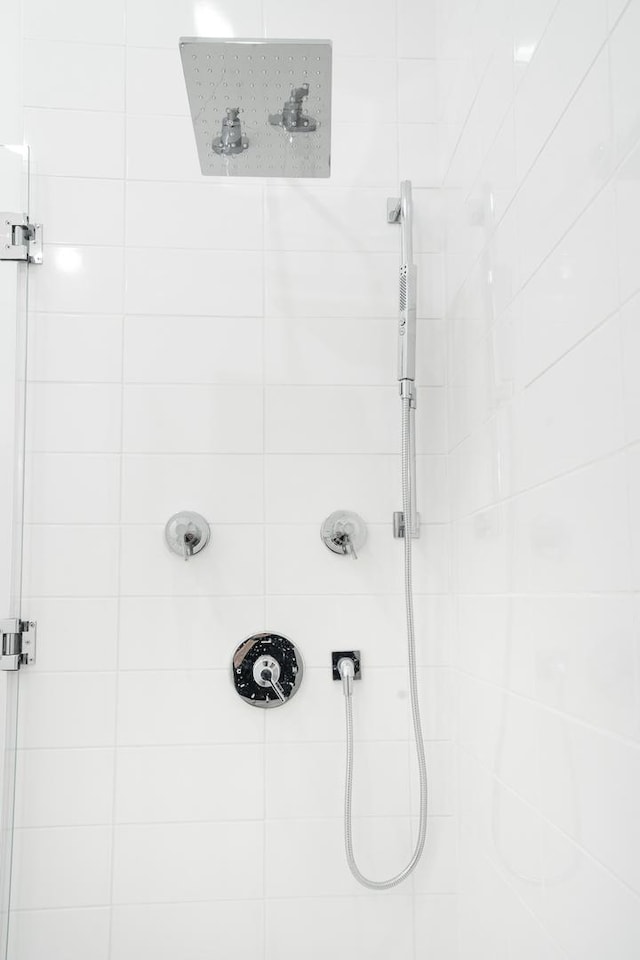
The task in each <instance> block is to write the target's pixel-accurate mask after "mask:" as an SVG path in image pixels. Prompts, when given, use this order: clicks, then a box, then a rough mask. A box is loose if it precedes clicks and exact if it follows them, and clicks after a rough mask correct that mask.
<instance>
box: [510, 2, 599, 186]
mask: <svg viewBox="0 0 640 960" xmlns="http://www.w3.org/2000/svg"><path fill="white" fill-rule="evenodd" d="M578 18H579V21H580V42H579V43H576V42H572V40H573V38H574V36H575V34H574V31H575V26H576V22H577V20H578ZM606 34H607V4H606V0H588V2H586V3H585V2H584V0H561V2H560V3H559V4H558V6H557V9H556V11H555V13H554V15H553V16H552V18H551V21H550V23H549V25H548V28H547V30H546V31H545V33H544V36H543V37H542V39H541V41H540V43H539V45H538V46H537V48H536V50H535V56H534V57H533V59H532V62H531V63H530V65H529V67H528V69H527V72H526V74H525V76H524V79H523V80H522V83H521V84H520V87H519V89H518V94H517V97H516V133H517V148H518V167H519V170H520V174H521V176H522V175H523V174H524V173H525V172H526V171H527V170H528V169H529V167H530V166H531V164H532V163H533V161H534V159H535V157H536V154H537V153H538V151H539V150H540V148H541V147H542V145H543V143H544V141H545V139H546V138H547V136H548V135H549V133H550V132H551V130H552V129H553V126H554V125H555V123H556V122H557V121H558V119H559V118H560V116H561V114H562V112H563V111H564V109H565V107H566V105H567V104H568V102H569V100H570V98H571V96H572V95H573V94H574V92H575V90H576V89H577V87H578V85H579V84H580V82H581V81H582V79H583V77H584V76H585V74H586V73H587V71H588V69H589V67H590V65H591V63H592V61H593V59H594V57H595V55H596V53H597V52H598V50H599V48H600V46H601V44H602V43H603V42H604V40H605V38H606Z"/></svg>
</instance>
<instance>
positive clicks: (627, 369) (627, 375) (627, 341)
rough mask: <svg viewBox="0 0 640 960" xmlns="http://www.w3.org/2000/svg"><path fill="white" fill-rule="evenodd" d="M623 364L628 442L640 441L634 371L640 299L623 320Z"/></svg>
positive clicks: (639, 351)
mask: <svg viewBox="0 0 640 960" xmlns="http://www.w3.org/2000/svg"><path fill="white" fill-rule="evenodd" d="M621 334H622V364H623V378H624V379H623V387H624V404H625V426H626V431H627V440H629V441H632V440H639V439H640V388H639V385H638V380H637V377H636V376H635V375H634V371H635V370H637V363H638V359H639V358H640V297H634V299H633V300H631V301H629V303H627V304H625V306H624V307H623V309H622V318H621Z"/></svg>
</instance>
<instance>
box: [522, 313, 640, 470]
mask: <svg viewBox="0 0 640 960" xmlns="http://www.w3.org/2000/svg"><path fill="white" fill-rule="evenodd" d="M623 409H624V408H623V391H622V354H621V342H620V324H619V319H618V317H617V316H616V317H613V318H612V319H611V320H609V321H608V322H607V323H606V324H604V325H603V326H602V327H600V328H599V329H598V330H597V331H596V332H595V333H593V334H592V335H591V336H590V337H588V338H587V339H586V340H584V341H583V342H582V343H581V344H579V345H578V346H577V347H575V348H574V349H573V350H572V351H571V353H569V354H568V355H567V356H566V357H564V358H563V359H562V360H561V361H560V362H559V363H557V364H556V365H555V366H553V367H552V368H551V369H550V370H548V371H546V373H545V374H543V376H541V377H539V378H538V379H537V380H535V381H534V382H533V383H532V384H530V385H529V386H528V387H527V388H526V390H525V391H524V392H523V393H522V394H521V396H520V397H519V398H518V400H517V401H516V403H515V410H514V418H515V422H514V428H515V434H516V447H515V458H516V465H515V475H516V484H517V486H518V488H519V489H522V488H524V487H527V486H530V485H534V484H536V483H540V482H542V481H544V480H548V479H549V478H550V477H552V476H557V475H559V474H561V473H564V472H565V471H567V470H570V469H572V468H574V467H577V466H580V465H581V464H583V463H588V462H589V461H591V460H595V459H597V458H599V457H602V456H605V455H607V454H610V453H613V452H614V451H616V450H618V449H620V447H622V446H623V444H624V441H625V432H624V417H623Z"/></svg>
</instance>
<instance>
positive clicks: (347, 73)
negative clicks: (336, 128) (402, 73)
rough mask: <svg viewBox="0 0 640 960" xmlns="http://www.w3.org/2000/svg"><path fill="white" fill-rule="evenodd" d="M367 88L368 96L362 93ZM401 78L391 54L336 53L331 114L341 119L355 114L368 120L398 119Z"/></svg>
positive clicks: (345, 119) (353, 116) (348, 121)
mask: <svg viewBox="0 0 640 960" xmlns="http://www.w3.org/2000/svg"><path fill="white" fill-rule="evenodd" d="M363 90H366V91H367V93H368V96H366V97H363V96H362V91H363ZM397 92H398V81H397V71H396V64H395V62H394V61H393V60H391V59H388V58H382V57H380V58H375V59H373V58H371V59H369V58H367V57H358V56H353V57H342V56H335V55H334V57H333V77H332V97H331V116H332V119H333V120H334V121H337V122H338V123H350V122H353V120H354V119H355V118H357V119H358V120H359V121H366V122H367V123H376V122H379V121H380V120H385V121H389V120H395V119H396V114H397V109H398V105H397Z"/></svg>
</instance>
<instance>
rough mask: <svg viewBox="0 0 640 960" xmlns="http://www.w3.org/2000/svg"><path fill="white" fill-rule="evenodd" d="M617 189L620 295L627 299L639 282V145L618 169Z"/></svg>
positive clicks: (623, 299)
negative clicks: (637, 227) (637, 228)
mask: <svg viewBox="0 0 640 960" xmlns="http://www.w3.org/2000/svg"><path fill="white" fill-rule="evenodd" d="M615 190H616V213H617V217H616V225H617V241H618V273H619V280H620V299H621V301H622V302H624V301H625V300H627V299H628V298H629V297H630V296H631V295H632V294H634V293H636V291H637V290H638V289H639V286H640V285H639V283H638V271H637V264H638V251H639V249H640V243H639V241H638V234H637V231H636V230H635V229H634V226H633V225H634V223H635V222H636V218H637V216H638V210H640V149H638V150H634V151H633V152H632V153H631V154H630V156H629V157H628V158H627V160H626V161H625V162H624V163H623V164H622V166H621V167H620V169H619V170H618V173H617V176H616V180H615Z"/></svg>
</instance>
